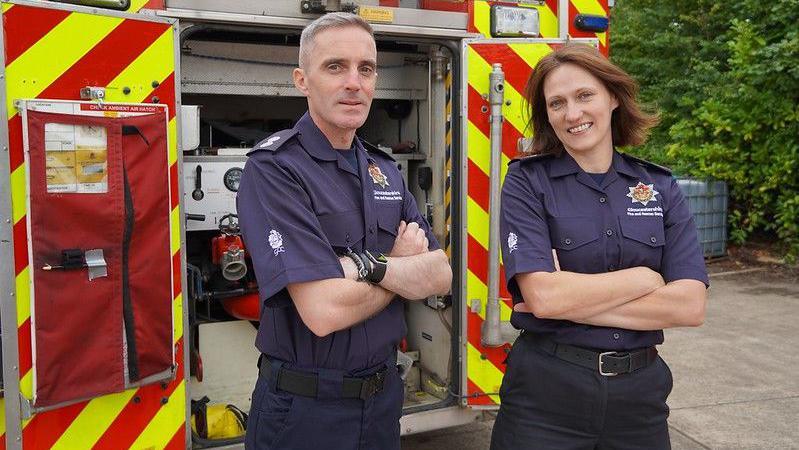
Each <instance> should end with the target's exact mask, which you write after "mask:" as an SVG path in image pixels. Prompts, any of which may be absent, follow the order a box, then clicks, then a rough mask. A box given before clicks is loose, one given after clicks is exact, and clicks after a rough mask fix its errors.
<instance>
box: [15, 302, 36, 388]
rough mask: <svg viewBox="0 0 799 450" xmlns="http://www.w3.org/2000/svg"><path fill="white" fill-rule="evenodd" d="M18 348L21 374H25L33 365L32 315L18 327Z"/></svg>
mask: <svg viewBox="0 0 799 450" xmlns="http://www.w3.org/2000/svg"><path fill="white" fill-rule="evenodd" d="M17 350H18V351H19V374H20V375H21V376H25V375H26V374H27V373H28V372H29V371H30V370H31V367H33V360H32V357H31V355H32V353H33V352H32V350H31V319H30V317H28V318H27V319H25V322H22V325H20V326H19V328H17Z"/></svg>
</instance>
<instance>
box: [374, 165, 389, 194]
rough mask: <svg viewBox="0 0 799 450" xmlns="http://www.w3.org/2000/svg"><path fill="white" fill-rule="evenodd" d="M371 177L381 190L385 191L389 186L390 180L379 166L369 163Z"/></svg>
mask: <svg viewBox="0 0 799 450" xmlns="http://www.w3.org/2000/svg"><path fill="white" fill-rule="evenodd" d="M369 175H371V177H372V181H373V182H374V183H375V184H376V185H378V186H380V187H381V188H384V189H385V188H386V187H387V186H388V185H389V184H388V178H386V176H385V175H384V174H383V172H382V171H381V170H380V167H378V166H377V164H375V163H369Z"/></svg>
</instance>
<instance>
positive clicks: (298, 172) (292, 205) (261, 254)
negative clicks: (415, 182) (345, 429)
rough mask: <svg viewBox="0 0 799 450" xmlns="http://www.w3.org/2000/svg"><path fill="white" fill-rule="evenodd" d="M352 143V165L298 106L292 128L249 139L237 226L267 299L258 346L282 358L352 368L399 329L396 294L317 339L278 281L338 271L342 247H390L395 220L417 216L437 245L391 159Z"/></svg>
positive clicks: (386, 345) (376, 355)
mask: <svg viewBox="0 0 799 450" xmlns="http://www.w3.org/2000/svg"><path fill="white" fill-rule="evenodd" d="M367 145H368V144H367ZM354 149H355V150H354V151H357V152H358V155H357V156H358V157H357V161H358V166H357V169H356V168H354V167H352V166H351V165H350V163H349V162H347V160H346V159H345V158H344V156H342V155H341V152H340V151H337V150H335V149H333V147H332V146H331V145H330V142H329V141H328V140H327V138H325V136H324V135H323V134H322V132H321V131H320V130H319V129H318V128H317V127H316V125H315V124H314V123H313V120H312V119H311V118H310V116H309V115H308V114H307V113H306V114H305V115H304V116H303V117H302V118H301V119H300V120H299V121H298V122H297V124H296V125H295V126H294V128H292V129H290V130H284V131H281V132H278V133H275V134H273V135H272V136H270V137H269V138H267V139H265V140H263V141H262V142H261V143H259V144H258V145H256V147H255V148H254V149H253V151H252V152H250V153H249V156H250V157H249V159H248V161H247V164H246V165H245V168H244V173H243V175H242V178H241V185H240V187H239V192H238V197H237V208H238V214H239V224H240V226H241V230H242V235H243V237H244V242H245V245H246V247H247V251H248V253H249V255H250V256H251V257H252V262H253V265H254V267H255V275H256V278H257V280H258V287H259V291H260V297H261V300H262V301H263V305H264V306H265V307H264V308H261V323H260V326H259V329H258V336H257V338H256V346H257V347H258V349H259V350H260V351H261V352H262V353H264V354H266V355H268V356H271V357H274V358H278V359H282V360H284V361H286V362H287V363H288V364H289V366H293V367H298V368H305V369H314V368H327V369H343V370H345V371H347V372H349V373H352V374H356V373H357V372H359V371H361V370H365V369H368V368H372V367H375V366H377V365H379V364H380V363H382V362H383V361H385V360H386V359H387V358H388V357H389V356H390V355H391V354H392V353H393V352H394V351H395V350H394V348H395V346H396V345H397V344H398V343H399V341H400V339H401V338H402V337H403V336H404V335H405V332H406V328H405V319H404V315H403V304H402V301H401V300H398V299H395V300H394V301H392V302H391V303H390V304H389V306H388V307H386V308H385V309H384V310H383V311H381V312H380V313H379V314H377V315H376V316H374V317H372V318H370V319H368V320H366V321H364V322H362V323H359V324H356V325H354V326H353V327H351V328H348V329H345V330H341V331H337V332H335V333H331V334H330V335H328V336H325V337H322V338H320V337H317V336H316V335H314V334H313V332H311V331H310V329H309V328H308V327H307V326H306V325H305V323H304V322H303V321H302V319H301V318H300V316H299V314H298V312H297V309H296V308H295V306H294V303H293V301H292V299H291V297H290V296H289V294H288V290H287V289H286V285H288V284H289V283H298V282H305V281H313V280H322V279H328V278H342V277H343V276H344V273H343V271H342V269H341V264H340V263H339V259H338V255H341V254H342V253H343V252H344V251H345V250H346V249H347V248H348V247H349V248H351V249H352V250H353V251H356V252H360V251H363V250H364V249H369V250H372V251H376V252H382V253H386V254H388V253H389V252H390V250H391V248H392V246H393V244H394V240H395V238H396V233H397V228H398V226H399V222H400V220H405V221H406V222H417V223H418V224H419V225H420V226H421V227H422V228H423V229H424V230H425V232H426V233H427V238H428V240H429V241H430V249H431V250H434V249H438V243H437V241H436V239H435V237H434V236H433V234H432V233H431V231H430V227H429V226H428V224H427V222H425V220H424V218H423V217H422V216H421V215H420V214H419V211H418V209H417V207H416V202H415V200H414V198H413V196H412V195H411V194H410V192H408V189H407V188H406V186H405V182H404V180H403V178H402V175H401V174H400V171H399V169H398V168H397V165H396V163H395V162H394V160H393V159H392V158H391V157H390V156H389V155H387V154H385V153H383V152H381V151H380V150H378V149H377V148H371V147H370V151H369V152H367V151H366V149H365V148H364V144H363V143H362V142H361V141H360V140H359V139H358V138H356V142H355V143H354ZM324 300H325V299H322V298H320V299H319V301H320V302H322V301H324Z"/></svg>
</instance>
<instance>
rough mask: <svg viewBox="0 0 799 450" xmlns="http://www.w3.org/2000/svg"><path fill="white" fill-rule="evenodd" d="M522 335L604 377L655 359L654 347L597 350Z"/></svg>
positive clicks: (531, 334) (656, 353) (642, 366)
mask: <svg viewBox="0 0 799 450" xmlns="http://www.w3.org/2000/svg"><path fill="white" fill-rule="evenodd" d="M522 337H524V338H526V339H527V340H529V341H530V342H531V343H533V344H534V345H535V346H536V347H538V348H540V349H542V350H544V351H545V352H547V353H549V354H550V355H552V356H554V357H556V358H559V359H562V360H564V361H568V362H570V363H572V364H577V365H578V366H583V367H585V368H588V369H592V370H596V371H598V372H599V374H600V375H604V376H606V377H612V376H616V375H619V374H622V373H631V372H635V371H636V370H639V369H643V368H644V367H646V366H648V365H650V364H652V363H653V362H654V361H655V359H657V356H658V351H657V349H655V347H647V348H644V349H641V350H635V351H631V352H627V351H620V352H616V351H613V352H597V351H594V350H589V349H586V348H582V347H576V346H574V345H568V344H558V343H557V342H553V341H552V340H550V339H547V338H544V337H540V336H536V335H534V334H533V333H528V332H524V333H522Z"/></svg>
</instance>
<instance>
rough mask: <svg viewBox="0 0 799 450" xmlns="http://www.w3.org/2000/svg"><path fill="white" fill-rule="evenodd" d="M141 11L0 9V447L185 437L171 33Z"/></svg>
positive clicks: (172, 25) (141, 2)
mask: <svg viewBox="0 0 799 450" xmlns="http://www.w3.org/2000/svg"><path fill="white" fill-rule="evenodd" d="M145 6H147V7H152V6H153V5H151V4H150V2H148V1H147V0H132V1H131V2H130V6H129V7H128V10H127V12H116V11H111V10H103V9H98V8H87V7H80V6H71V5H62V4H58V3H49V2H26V1H18V2H2V33H0V35H1V36H2V40H3V43H2V44H3V45H2V46H0V48H2V60H3V64H2V66H0V67H2V72H3V73H2V75H3V76H2V78H0V82H2V86H0V92H2V94H3V102H2V103H3V108H2V111H3V118H2V125H1V126H2V130H0V139H2V140H3V141H4V142H3V145H5V146H6V147H7V148H8V158H7V159H4V160H1V161H0V172H2V176H0V179H5V180H8V181H3V183H7V184H8V185H7V186H3V187H4V189H0V191H5V190H7V191H8V192H9V193H10V195H9V197H10V205H6V203H0V207H2V208H3V211H2V213H3V217H11V218H12V220H11V225H10V227H11V234H12V237H13V239H12V242H13V243H12V247H13V250H12V251H11V252H10V255H11V258H9V259H6V258H5V253H3V256H4V258H3V265H4V268H3V269H4V270H3V271H0V284H1V285H2V291H3V292H12V295H13V299H14V301H12V302H6V301H3V305H2V311H1V313H2V319H3V328H2V335H3V336H4V338H5V337H8V336H9V335H12V336H13V339H5V341H4V342H3V357H4V375H5V384H6V390H5V399H4V404H3V407H4V411H5V429H4V431H5V435H4V436H2V439H3V440H4V441H5V448H52V447H61V448H71V449H81V448H131V447H136V448H185V443H186V442H187V440H186V439H187V434H188V428H187V423H188V422H187V420H186V418H187V400H186V392H185V386H186V383H185V380H186V373H185V370H184V364H183V363H184V353H183V324H184V314H183V305H182V301H183V300H182V296H181V292H182V288H181V280H182V279H183V276H182V274H183V273H184V272H185V269H183V268H182V267H181V266H182V261H183V258H182V255H181V241H182V239H181V226H180V217H181V214H180V196H179V194H178V192H179V190H178V181H179V176H178V166H179V156H178V148H177V142H178V136H177V129H178V127H177V117H176V111H177V108H178V107H179V103H178V102H177V101H176V99H178V98H179V97H178V94H177V88H176V78H177V74H178V71H177V69H178V67H177V58H178V50H179V45H178V33H179V29H178V24H177V22H176V21H175V20H173V19H164V18H159V17H156V16H154V15H145V14H135V13H136V12H138V11H139V10H140V9H142V8H143V7H145ZM85 88H91V89H85ZM82 90H83V93H82ZM82 99H83V100H89V101H88V102H86V101H84V102H81V100H82ZM156 104H157V105H156ZM48 105H49V106H48ZM148 105H150V106H148ZM70 108H72V109H70ZM23 110H24V111H23ZM98 130H100V131H99V132H98ZM65 131H66V134H67V135H69V134H71V135H72V136H73V138H72V139H73V141H74V142H71V143H70V138H68V137H67V138H64V137H63V136H60V135H59V132H65ZM54 136H55V138H54ZM59 136H60V137H59ZM62 138H63V139H62ZM53 139H55V140H56V141H58V140H60V141H61V143H60V144H53V142H52V141H53ZM80 140H83V147H81V146H80V145H79V143H78V141H80ZM53 145H61V147H60V148H62V149H63V150H65V151H63V152H61V153H59V154H57V155H56V154H55V153H53V151H54V150H55V147H53ZM70 145H72V146H73V147H74V148H72V149H71V148H70ZM73 150H74V151H73ZM84 200H85V201H84ZM103 210H105V212H106V213H107V212H109V211H110V212H112V213H113V214H110V215H108V216H103V214H105V213H100V212H101V211H103ZM92 211H95V212H96V213H97V214H96V215H95V213H93V212H92ZM87 216H88V217H87ZM93 241H94V242H93ZM97 249H102V250H103V252H102V255H101V256H99V257H98V254H97V252H88V251H87V250H97ZM45 259H47V261H45ZM6 261H12V262H11V263H10V265H6ZM51 261H52V262H51ZM98 261H99V262H98ZM47 265H49V266H51V269H53V270H49V271H44V270H43V267H45V266H47ZM98 265H99V266H103V265H105V269H106V276H102V275H99V276H98V275H97V273H96V272H95V273H92V269H96V267H97V266H98ZM64 266H66V267H64ZM87 266H88V267H87ZM100 272H102V270H101V271H100ZM48 277H49V278H50V279H49V280H48ZM137 280H138V281H137ZM150 282H152V283H156V284H157V286H155V287H153V286H152V285H148V283H150ZM39 283H43V284H41V285H40V284H39ZM101 286H102V287H101ZM42 288H44V289H42ZM98 299H99V300H98ZM4 300H5V299H4ZM98 301H99V302H101V304H100V306H98V304H96V303H94V302H98ZM102 305H105V306H102ZM8 317H11V318H12V319H7V318H8ZM149 325H152V326H151V327H150V326H149ZM11 341H13V342H11ZM80 349H82V350H83V351H84V352H85V354H83V355H81V354H79V351H78V350H80ZM70 361H73V363H70ZM12 381H13V382H12Z"/></svg>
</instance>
